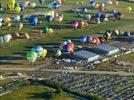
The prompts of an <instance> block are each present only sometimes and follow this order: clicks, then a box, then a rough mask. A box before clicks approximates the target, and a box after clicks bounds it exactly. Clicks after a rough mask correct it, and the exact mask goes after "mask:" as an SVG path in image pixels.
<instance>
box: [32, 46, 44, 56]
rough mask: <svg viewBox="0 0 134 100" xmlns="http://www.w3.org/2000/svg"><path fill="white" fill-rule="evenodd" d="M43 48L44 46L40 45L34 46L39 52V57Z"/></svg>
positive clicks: (34, 49) (33, 49)
mask: <svg viewBox="0 0 134 100" xmlns="http://www.w3.org/2000/svg"><path fill="white" fill-rule="evenodd" d="M42 50H43V47H42V46H40V45H38V46H35V47H33V48H32V51H35V52H36V53H37V54H38V57H40V54H41V52H42Z"/></svg>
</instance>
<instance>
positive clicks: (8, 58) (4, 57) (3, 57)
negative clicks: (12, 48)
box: [0, 56, 25, 60]
mask: <svg viewBox="0 0 134 100" xmlns="http://www.w3.org/2000/svg"><path fill="white" fill-rule="evenodd" d="M24 59H25V57H24V56H21V57H16V56H0V60H24Z"/></svg>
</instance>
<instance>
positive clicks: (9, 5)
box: [8, 0, 16, 10]
mask: <svg viewBox="0 0 134 100" xmlns="http://www.w3.org/2000/svg"><path fill="white" fill-rule="evenodd" d="M15 2H16V1H15V0H9V1H8V8H9V9H10V10H14V7H15Z"/></svg>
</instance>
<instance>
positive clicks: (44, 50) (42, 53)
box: [40, 49, 47, 59]
mask: <svg viewBox="0 0 134 100" xmlns="http://www.w3.org/2000/svg"><path fill="white" fill-rule="evenodd" d="M46 55H47V50H46V49H43V50H42V51H41V53H40V57H41V58H42V59H44V58H45V57H46Z"/></svg>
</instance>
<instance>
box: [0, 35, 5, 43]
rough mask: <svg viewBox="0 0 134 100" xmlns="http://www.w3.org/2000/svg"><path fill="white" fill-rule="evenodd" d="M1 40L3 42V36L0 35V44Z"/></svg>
mask: <svg viewBox="0 0 134 100" xmlns="http://www.w3.org/2000/svg"><path fill="white" fill-rule="evenodd" d="M3 42H4V38H3V36H0V45H2V44H3Z"/></svg>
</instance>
